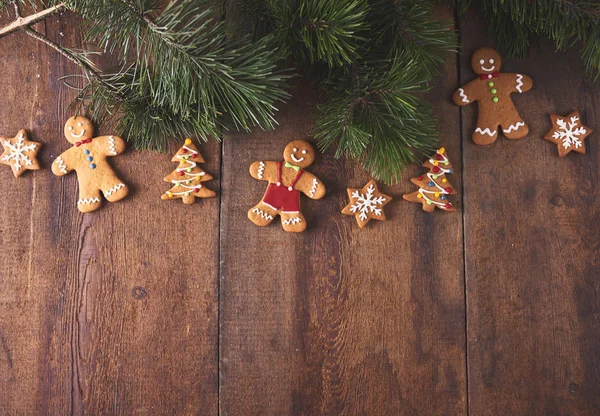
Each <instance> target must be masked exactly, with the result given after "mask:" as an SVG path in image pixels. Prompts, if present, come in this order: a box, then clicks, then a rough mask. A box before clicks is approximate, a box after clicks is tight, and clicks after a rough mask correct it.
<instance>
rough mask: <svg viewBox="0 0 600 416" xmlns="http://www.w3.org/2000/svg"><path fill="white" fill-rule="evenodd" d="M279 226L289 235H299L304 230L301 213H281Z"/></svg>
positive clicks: (304, 220) (304, 223)
mask: <svg viewBox="0 0 600 416" xmlns="http://www.w3.org/2000/svg"><path fill="white" fill-rule="evenodd" d="M281 225H282V226H283V229H284V230H285V231H287V232H291V233H300V232H302V231H304V230H305V229H306V219H305V218H304V215H302V213H301V212H282V213H281Z"/></svg>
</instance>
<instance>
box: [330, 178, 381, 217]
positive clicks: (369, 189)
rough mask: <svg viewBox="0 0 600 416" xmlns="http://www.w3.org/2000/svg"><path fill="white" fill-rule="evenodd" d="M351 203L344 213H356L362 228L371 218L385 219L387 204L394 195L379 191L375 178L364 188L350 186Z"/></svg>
mask: <svg viewBox="0 0 600 416" xmlns="http://www.w3.org/2000/svg"><path fill="white" fill-rule="evenodd" d="M347 191H348V197H349V198H350V203H349V204H348V205H346V206H345V207H344V209H343V210H342V214H346V215H354V216H355V217H356V222H357V223H358V226H359V227H360V228H363V227H364V226H365V225H367V223H368V222H369V221H371V220H379V221H385V212H383V207H384V206H386V205H387V204H388V203H389V202H390V201H391V200H392V197H391V196H389V195H386V194H384V193H381V192H379V189H377V184H376V183H375V181H374V180H373V179H371V180H370V181H369V183H367V184H366V185H365V186H363V187H362V188H348V189H347Z"/></svg>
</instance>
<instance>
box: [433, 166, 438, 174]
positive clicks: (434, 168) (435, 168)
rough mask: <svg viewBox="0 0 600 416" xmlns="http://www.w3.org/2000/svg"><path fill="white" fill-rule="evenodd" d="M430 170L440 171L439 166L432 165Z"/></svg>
mask: <svg viewBox="0 0 600 416" xmlns="http://www.w3.org/2000/svg"><path fill="white" fill-rule="evenodd" d="M432 170H433V173H438V172H439V171H440V168H439V167H438V166H434V167H433V169H432Z"/></svg>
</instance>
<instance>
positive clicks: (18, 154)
mask: <svg viewBox="0 0 600 416" xmlns="http://www.w3.org/2000/svg"><path fill="white" fill-rule="evenodd" d="M0 143H2V146H3V147H4V153H2V156H0V163H4V164H5V165H9V166H10V167H11V168H12V171H13V173H14V175H15V177H17V178H18V177H19V176H21V175H22V174H23V173H25V171H26V170H38V169H40V165H39V163H38V161H37V159H36V156H37V153H38V151H39V150H40V148H41V147H42V145H41V143H38V142H32V141H29V140H27V132H26V131H25V130H19V133H18V134H17V135H16V136H15V137H13V138H12V139H9V138H7V137H0Z"/></svg>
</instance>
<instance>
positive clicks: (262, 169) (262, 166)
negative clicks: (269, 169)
mask: <svg viewBox="0 0 600 416" xmlns="http://www.w3.org/2000/svg"><path fill="white" fill-rule="evenodd" d="M264 172H265V164H264V163H263V162H259V164H258V179H262V178H263V174H264Z"/></svg>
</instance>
